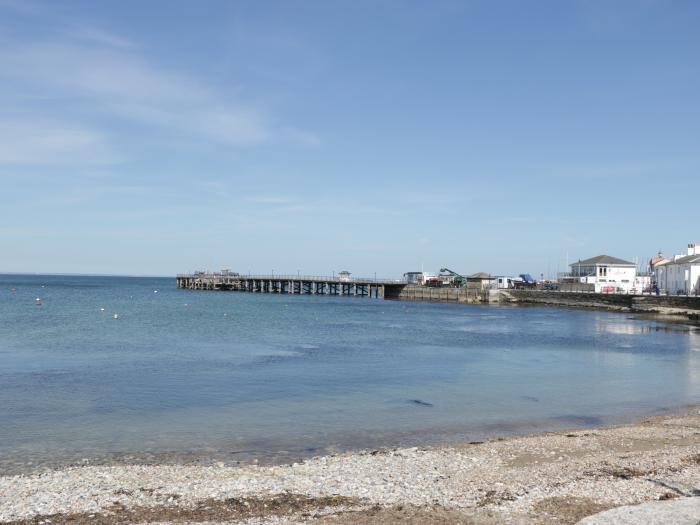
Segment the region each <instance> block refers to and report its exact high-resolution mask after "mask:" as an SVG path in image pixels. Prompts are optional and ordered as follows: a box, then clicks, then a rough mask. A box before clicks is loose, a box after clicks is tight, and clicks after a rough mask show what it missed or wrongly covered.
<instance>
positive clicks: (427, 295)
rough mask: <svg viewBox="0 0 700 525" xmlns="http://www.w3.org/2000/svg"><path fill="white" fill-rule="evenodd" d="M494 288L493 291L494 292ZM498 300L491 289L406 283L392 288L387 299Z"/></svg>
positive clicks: (462, 301)
mask: <svg viewBox="0 0 700 525" xmlns="http://www.w3.org/2000/svg"><path fill="white" fill-rule="evenodd" d="M494 291H495V290H493V291H492V292H494ZM492 296H493V297H494V298H495V300H496V301H498V296H497V295H494V294H493V293H491V294H489V290H476V289H470V288H431V287H428V286H416V285H406V286H402V287H400V288H392V289H391V290H390V291H389V293H388V294H387V296H386V299H398V300H402V301H428V302H436V303H465V304H474V303H487V302H489V298H490V297H492Z"/></svg>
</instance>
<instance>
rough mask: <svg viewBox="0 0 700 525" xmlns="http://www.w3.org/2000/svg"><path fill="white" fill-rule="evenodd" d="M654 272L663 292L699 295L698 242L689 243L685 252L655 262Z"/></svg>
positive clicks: (699, 262) (699, 259) (699, 251)
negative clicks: (669, 258)
mask: <svg viewBox="0 0 700 525" xmlns="http://www.w3.org/2000/svg"><path fill="white" fill-rule="evenodd" d="M654 274H655V275H654V277H655V278H656V285H657V286H658V287H659V289H660V290H661V291H663V292H667V293H671V294H676V293H683V294H690V295H700V243H691V244H689V245H688V252H687V253H686V254H680V255H675V256H674V257H673V259H671V260H665V261H662V262H659V263H657V264H656V265H655V268H654Z"/></svg>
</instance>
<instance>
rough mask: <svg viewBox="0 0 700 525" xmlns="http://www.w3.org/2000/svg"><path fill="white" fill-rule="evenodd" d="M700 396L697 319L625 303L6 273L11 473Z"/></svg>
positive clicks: (484, 430) (630, 410)
mask: <svg viewBox="0 0 700 525" xmlns="http://www.w3.org/2000/svg"><path fill="white" fill-rule="evenodd" d="M37 297H39V298H41V305H36V304H35V299H36V298H37ZM114 314H117V315H118V318H117V319H115V318H114ZM698 401H700V332H698V331H696V330H695V329H693V328H691V327H687V326H683V325H678V324H665V323H661V322H658V321H654V320H639V319H632V318H630V316H628V315H625V314H618V313H606V312H596V311H584V310H567V309H555V308H534V307H532V308H517V307H497V306H476V305H474V306H466V305H447V304H420V303H408V302H393V301H382V300H377V299H367V298H339V297H324V296H280V295H272V294H270V295H267V294H247V293H236V292H194V291H187V290H178V289H177V288H176V287H175V280H174V279H153V278H120V277H64V276H8V275H5V276H0V473H1V472H4V473H8V472H15V471H22V470H26V469H30V468H35V467H36V466H44V465H61V464H70V463H76V462H77V463H80V462H95V461H136V462H140V461H163V462H167V461H193V462H197V461H199V462H207V461H213V460H217V461H226V462H236V461H248V460H249V459H250V458H253V457H256V458H261V459H262V460H270V461H274V460H277V461H280V460H287V459H291V458H298V457H303V456H307V455H315V454H321V453H328V452H333V451H337V450H344V449H348V448H359V447H361V448H365V447H381V446H400V445H416V444H422V445H423V444H439V443H449V442H456V441H464V440H467V441H468V440H476V439H482V438H483V437H485V436H493V435H502V434H509V433H514V432H527V431H533V430H546V429H553V428H562V427H576V426H578V427H580V426H591V425H598V424H604V423H609V422H616V421H624V420H628V419H630V418H633V417H638V416H641V415H647V414H655V413H658V412H660V411H663V410H668V409H674V408H678V407H680V406H682V405H684V404H689V403H696V402H698Z"/></svg>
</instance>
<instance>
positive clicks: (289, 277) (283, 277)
mask: <svg viewBox="0 0 700 525" xmlns="http://www.w3.org/2000/svg"><path fill="white" fill-rule="evenodd" d="M177 278H178V279H180V278H190V279H192V278H194V279H197V278H200V279H229V280H234V281H235V280H260V281H315V282H330V283H363V284H365V283H367V284H369V283H371V284H407V281H406V280H405V279H384V278H381V277H379V278H377V277H340V276H338V275H332V276H329V275H300V274H277V273H270V274H234V273H229V274H226V273H218V272H213V273H199V272H197V273H190V274H178V275H177Z"/></svg>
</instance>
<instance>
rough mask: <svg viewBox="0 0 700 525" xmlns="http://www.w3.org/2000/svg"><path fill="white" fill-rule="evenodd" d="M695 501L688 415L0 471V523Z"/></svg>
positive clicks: (493, 511) (484, 512) (420, 514)
mask: <svg viewBox="0 0 700 525" xmlns="http://www.w3.org/2000/svg"><path fill="white" fill-rule="evenodd" d="M697 495H700V413H698V409H697V408H694V409H693V410H692V411H690V412H687V413H684V414H680V415H679V414H675V415H665V416H660V417H654V418H648V419H645V420H642V421H639V422H637V423H635V424H631V425H621V426H616V427H608V428H601V429H585V430H569V431H559V432H548V433H542V434H535V435H529V436H523V437H512V438H505V439H504V438H500V439H495V440H492V441H486V442H483V443H471V444H463V445H460V446H451V447H442V448H428V449H422V448H410V449H393V450H371V451H361V452H353V453H347V454H340V455H335V456H323V457H318V458H313V459H309V460H306V461H304V462H302V463H294V464H291V465H276V466H258V465H246V466H239V467H228V466H225V465H223V464H218V465H212V466H183V465H168V466H165V465H164V466H133V465H132V466H125V465H121V466H112V467H109V466H101V467H74V468H69V469H63V470H56V471H51V472H46V473H43V474H37V475H19V476H5V477H1V478H0V521H1V522H4V523H7V522H9V523H23V524H26V523H32V524H35V523H42V522H43V523H49V522H47V521H46V520H50V523H75V524H81V523H98V524H99V523H103V524H115V523H156V522H168V523H224V522H225V523H246V524H250V525H252V524H262V523H270V524H272V523H318V524H329V525H330V524H350V523H353V524H354V523H358V524H363V523H368V524H369V523H386V524H388V523H395V524H398V523H415V524H418V523H420V524H442V523H444V524H447V523H474V524H495V523H535V524H554V523H557V524H561V523H576V522H577V521H579V520H580V519H582V518H583V517H585V516H588V515H591V514H594V513H596V512H600V511H602V510H605V509H609V508H613V507H616V506H621V505H629V504H636V503H641V502H646V501H654V500H664V499H676V498H687V497H693V496H697Z"/></svg>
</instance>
